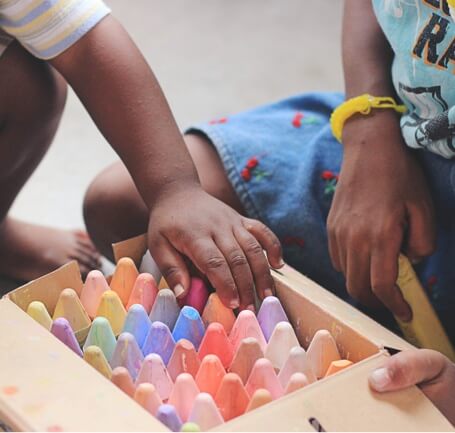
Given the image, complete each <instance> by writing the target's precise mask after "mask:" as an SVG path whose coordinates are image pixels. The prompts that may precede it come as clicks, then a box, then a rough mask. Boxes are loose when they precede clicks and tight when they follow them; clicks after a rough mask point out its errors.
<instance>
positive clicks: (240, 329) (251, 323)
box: [229, 310, 267, 353]
mask: <svg viewBox="0 0 455 433" xmlns="http://www.w3.org/2000/svg"><path fill="white" fill-rule="evenodd" d="M247 337H253V338H255V339H256V340H257V341H258V343H259V346H260V347H261V350H262V351H263V352H264V353H265V350H266V347H267V342H266V341H265V337H264V334H263V333H262V330H261V327H260V326H259V323H258V320H257V319H256V316H255V315H254V313H253V312H252V311H250V310H243V311H242V312H241V313H240V314H239V315H238V316H237V319H236V321H235V323H234V326H233V327H232V330H231V333H230V334H229V340H230V341H231V343H232V346H233V348H234V353H235V352H237V349H238V348H239V346H240V343H241V342H242V340H243V339H244V338H247Z"/></svg>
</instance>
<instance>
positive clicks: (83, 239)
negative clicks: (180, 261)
mask: <svg viewBox="0 0 455 433" xmlns="http://www.w3.org/2000/svg"><path fill="white" fill-rule="evenodd" d="M73 233H74V234H75V235H76V240H77V243H78V244H80V245H83V246H84V247H85V248H87V249H89V250H91V251H95V252H97V249H96V247H95V245H94V244H93V242H92V240H91V239H90V236H89V235H88V233H87V232H85V231H84V230H74V232H73Z"/></svg>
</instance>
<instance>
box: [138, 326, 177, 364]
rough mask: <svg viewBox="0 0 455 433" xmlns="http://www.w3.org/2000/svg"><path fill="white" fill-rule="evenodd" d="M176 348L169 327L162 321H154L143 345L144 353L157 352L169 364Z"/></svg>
mask: <svg viewBox="0 0 455 433" xmlns="http://www.w3.org/2000/svg"><path fill="white" fill-rule="evenodd" d="M174 348H175V341H174V337H172V334H171V331H170V330H169V328H168V327H167V326H166V325H165V324H164V323H161V322H153V323H152V325H151V327H150V330H149V332H148V334H147V337H146V338H145V341H144V344H143V346H142V353H143V354H144V355H145V356H147V355H148V354H149V353H157V354H158V355H160V356H161V358H162V359H163V362H164V363H165V364H167V363H168V362H169V359H170V358H171V355H172V352H173V351H174Z"/></svg>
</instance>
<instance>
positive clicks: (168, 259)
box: [150, 240, 190, 298]
mask: <svg viewBox="0 0 455 433" xmlns="http://www.w3.org/2000/svg"><path fill="white" fill-rule="evenodd" d="M150 252H151V253H152V256H153V258H154V259H155V261H156V263H157V265H158V267H159V268H160V270H161V273H162V274H163V277H164V279H165V280H166V282H167V284H168V285H169V288H170V289H171V290H173V292H174V294H175V296H176V298H182V297H183V296H185V295H186V293H187V292H188V289H189V287H190V274H189V272H188V267H187V266H186V263H185V261H184V260H183V258H182V256H181V254H180V253H179V252H178V251H177V250H176V249H175V248H174V247H173V246H172V245H171V244H170V243H169V242H168V241H167V240H163V242H160V245H159V247H158V248H153V251H152V248H150Z"/></svg>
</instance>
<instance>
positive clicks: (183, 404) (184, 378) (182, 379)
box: [168, 373, 199, 422]
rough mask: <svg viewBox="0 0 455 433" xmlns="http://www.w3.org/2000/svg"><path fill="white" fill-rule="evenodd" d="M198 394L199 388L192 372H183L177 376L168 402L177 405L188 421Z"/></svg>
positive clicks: (177, 408)
mask: <svg viewBox="0 0 455 433" xmlns="http://www.w3.org/2000/svg"><path fill="white" fill-rule="evenodd" d="M198 394H199V388H198V387H197V385H196V382H195V381H194V377H193V376H191V374H189V373H181V374H179V375H178V376H177V379H176V381H175V383H174V387H173V388H172V392H171V395H170V396H169V401H168V403H169V404H172V405H173V406H174V407H175V409H176V410H177V413H178V414H179V415H180V419H181V420H182V421H183V422H186V421H188V417H189V416H190V411H191V409H192V407H193V404H194V400H195V398H196V396H197V395H198Z"/></svg>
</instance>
